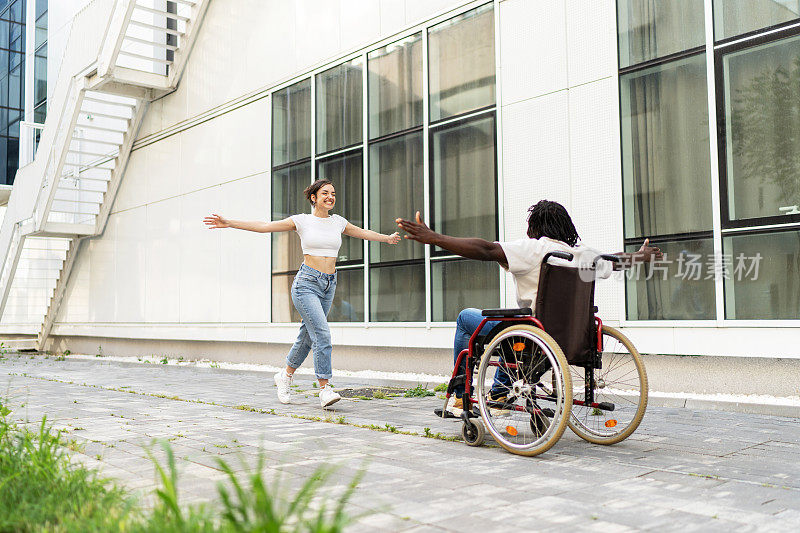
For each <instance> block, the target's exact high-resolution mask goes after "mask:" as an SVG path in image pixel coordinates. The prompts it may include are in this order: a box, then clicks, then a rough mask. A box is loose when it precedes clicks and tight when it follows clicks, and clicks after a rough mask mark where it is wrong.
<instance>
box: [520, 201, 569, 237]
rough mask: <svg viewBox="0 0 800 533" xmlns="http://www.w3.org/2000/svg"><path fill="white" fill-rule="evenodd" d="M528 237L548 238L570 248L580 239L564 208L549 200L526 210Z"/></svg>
mask: <svg viewBox="0 0 800 533" xmlns="http://www.w3.org/2000/svg"><path fill="white" fill-rule="evenodd" d="M528 237H530V238H531V239H538V238H540V237H549V238H551V239H555V240H557V241H561V242H564V243H567V244H569V245H570V246H575V243H577V242H578V239H579V238H580V237H578V232H577V231H576V230H575V224H573V223H572V219H571V218H570V216H569V213H567V210H566V209H565V208H564V206H563V205H561V204H559V203H558V202H551V201H549V200H540V201H539V202H538V203H536V204H535V205H532V206H531V207H530V208H528Z"/></svg>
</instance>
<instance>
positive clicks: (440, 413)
mask: <svg viewBox="0 0 800 533" xmlns="http://www.w3.org/2000/svg"><path fill="white" fill-rule="evenodd" d="M433 414H435V415H436V416H438V417H439V418H456V415H454V414H453V413H451V412H450V411H447V410H446V409H442V408H441V407H437V408H436V409H434V410H433Z"/></svg>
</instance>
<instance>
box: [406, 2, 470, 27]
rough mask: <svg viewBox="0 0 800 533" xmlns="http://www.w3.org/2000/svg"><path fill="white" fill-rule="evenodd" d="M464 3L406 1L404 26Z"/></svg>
mask: <svg viewBox="0 0 800 533" xmlns="http://www.w3.org/2000/svg"><path fill="white" fill-rule="evenodd" d="M398 2H399V0H398ZM466 3H467V2H464V1H463V0H406V25H410V24H416V23H418V22H422V21H423V20H425V19H428V18H430V17H432V16H433V15H438V14H439V13H442V12H443V11H446V10H448V9H454V8H456V7H458V6H460V5H463V4H466Z"/></svg>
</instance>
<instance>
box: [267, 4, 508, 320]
mask: <svg viewBox="0 0 800 533" xmlns="http://www.w3.org/2000/svg"><path fill="white" fill-rule="evenodd" d="M499 3H500V0H476V1H472V2H469V3H467V4H464V5H461V6H459V7H458V8H456V9H453V10H451V11H448V12H446V13H444V14H441V15H438V16H436V17H433V18H431V19H429V20H427V21H425V22H423V23H420V24H416V25H414V26H411V27H408V28H406V29H404V30H403V31H401V32H398V33H395V34H393V35H392V36H391V37H387V38H385V39H382V40H381V41H377V42H374V43H371V44H370V45H369V46H367V47H365V48H363V49H361V50H359V51H357V52H353V53H349V54H346V55H342V56H339V57H337V58H336V59H334V60H332V61H328V62H326V63H325V64H323V65H319V66H317V67H316V68H314V69H313V70H310V71H305V72H303V73H302V74H299V75H297V76H294V77H292V78H291V79H288V80H286V81H285V82H282V83H280V84H278V85H275V86H274V87H272V88H271V89H269V90H268V91H267V98H268V101H269V104H268V109H269V113H268V114H269V147H268V148H269V149H268V152H269V165H268V168H269V180H270V181H269V214H270V217H269V218H270V220H272V216H271V214H272V176H273V173H274V172H275V171H276V170H280V169H282V168H285V167H289V166H293V165H296V164H299V163H300V162H301V161H304V162H305V161H307V162H309V163H310V165H311V181H310V183H313V182H314V180H315V179H317V162H318V161H320V160H322V159H326V158H329V157H333V156H338V155H342V154H345V153H356V152H357V151H358V150H359V149H360V150H362V171H363V180H364V184H363V201H364V227H365V228H369V227H370V223H369V216H370V213H369V148H370V146H371V145H372V144H375V143H379V142H381V141H386V140H389V139H391V138H394V137H401V136H403V135H407V134H411V133H415V132H418V131H421V132H422V140H423V156H422V159H423V178H424V180H423V181H424V202H423V203H424V206H423V208H422V209H426V208H427V206H428V205H429V203H430V187H431V183H430V179H429V173H430V159H429V158H430V150H429V141H430V137H431V135H432V132H431V131H430V130H431V129H433V128H435V127H437V126H440V125H445V124H449V123H451V122H456V121H459V120H468V119H470V118H472V116H474V115H479V114H486V115H488V114H490V113H491V114H493V117H494V127H495V132H494V140H495V145H494V158H495V159H494V168H495V172H494V180H495V183H494V186H495V194H496V202H495V224H496V235H497V237H498V238H499V236H500V235H501V234H502V227H501V225H500V224H501V222H502V205H503V199H502V184H500V183H499V179H498V178H499V176H500V175H501V165H502V162H501V158H500V148H499V146H498V145H499V143H500V140H501V139H502V137H501V128H502V123H501V106H500V105H499V102H500V95H501V77H500V68H499V66H500V63H499V59H498V56H499V49H500V46H499V35H498V30H499V20H498V19H499V17H498V13H499ZM487 5H490V6H491V7H492V10H493V13H494V24H493V28H492V38H493V39H494V47H495V65H494V70H495V103H494V104H493V105H490V106H485V107H482V108H480V109H475V110H471V111H468V112H464V113H461V114H459V115H454V116H451V117H447V118H446V119H441V120H438V121H436V122H433V123H432V122H430V121H429V116H430V97H429V96H430V95H429V94H428V92H429V87H428V78H429V72H428V70H429V58H428V54H429V50H428V30H429V29H430V28H431V27H433V26H436V25H437V24H440V23H442V22H445V21H447V20H449V19H452V18H455V17H459V16H461V15H463V14H464V13H467V12H469V11H472V10H474V9H476V8H479V7H482V6H487ZM417 33H421V34H422V43H423V45H422V46H423V48H422V56H423V57H422V76H423V87H422V99H423V118H422V124H421V125H417V126H413V127H410V128H407V129H405V130H402V131H397V132H392V133H389V134H385V135H383V136H381V137H376V138H374V139H371V138H370V137H369V92H368V81H369V64H368V55H369V54H370V53H371V52H373V51H375V50H378V49H380V48H383V47H386V46H387V45H390V44H392V43H394V42H397V41H401V40H404V39H408V38H410V37H412V36H413V35H415V34H417ZM359 58H360V59H362V61H363V63H362V65H363V74H362V83H363V90H362V95H361V97H362V105H363V110H362V120H363V127H362V141H361V142H359V143H356V144H353V145H350V146H345V147H341V148H338V149H336V150H331V151H328V152H325V153H320V154H316V153H315V152H316V120H317V118H316V117H317V109H316V85H317V76H318V75H319V74H322V73H324V72H325V71H327V70H330V69H331V68H334V67H336V66H339V65H342V64H344V63H348V62H351V61H353V60H355V59H359ZM304 79H310V83H311V96H310V98H311V106H312V107H311V113H310V117H309V120H310V122H311V148H310V152H311V153H310V154H309V157H307V158H303V159H302V160H297V161H292V162H289V163H283V164H281V165H275V166H272V148H273V146H272V143H273V135H272V120H273V116H272V100H273V99H272V96H273V94H275V93H277V92H279V91H281V90H283V89H286V88H288V87H290V86H291V85H294V84H295V83H298V82H300V81H302V80H304ZM271 249H272V239H271V237H270V253H269V256H270V262H269V273H268V276H269V280H268V288H269V291H270V293H271V292H272V276H273V274H276V275H277V274H289V273H290V272H288V271H287V272H281V273H279V272H273V271H272V252H271ZM429 249H430V246H429V245H425V257H424V259H409V260H402V261H392V262H390V263H391V264H392V265H395V263H397V264H405V263H408V264H417V263H419V262H420V261H422V262H423V263H424V272H425V308H426V309H425V320H424V321H415V322H372V321H370V320H369V317H370V315H371V309H370V302H369V299H370V292H369V272H370V268H372V266H373V265H371V263H370V256H369V242H368V241H364V254H363V259H362V260H361V261H354V262H350V261H348V262H346V263H343V264H338V263H337V267H336V268H337V269H341V270H345V269H347V270H349V269H358V268H363V271H364V300H365V302H364V322H355V323H354V322H332V323H331V324H332V325H333V324H335V325H336V327H348V326H349V327H353V326H358V327H365V326H369V325H391V326H403V325H409V326H426V327H429V328H430V327H437V326H440V325H445V326H450V325H452V324H453V322H433V321H432V320H431V305H432V286H431V279H430V275H431V261H432V260H433V261H437V260H443V259H451V258H452V257H456V256H443V257H438V256H435V257H431V254H430V250H429ZM380 265H381V266H386V265H389V263H380ZM378 268H380V267H378ZM499 278H500V282H499V292H500V294H499V300H500V303H501V305H503V304H504V302H505V299H506V291H505V283H504V278H503V274H502V273H499ZM269 298H270V299H269V302H270V305H269V312H268V316H269V320H270V323H271V324H276V325H282V326H283V325H285V326H296V325H297V324H298V323H295V322H281V323H275V322H273V321H272V319H273V309H272V296H271V295H270V297H269Z"/></svg>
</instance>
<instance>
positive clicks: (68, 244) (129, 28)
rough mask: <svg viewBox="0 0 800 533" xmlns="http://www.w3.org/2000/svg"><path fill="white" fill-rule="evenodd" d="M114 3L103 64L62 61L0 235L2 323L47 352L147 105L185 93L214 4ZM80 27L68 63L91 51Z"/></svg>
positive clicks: (195, 0) (173, 0)
mask: <svg viewBox="0 0 800 533" xmlns="http://www.w3.org/2000/svg"><path fill="white" fill-rule="evenodd" d="M96 1H98V0H96ZM107 1H113V3H114V5H113V8H112V10H111V16H110V19H108V23H107V27H106V28H105V34H104V37H103V38H102V39H101V40H100V43H101V46H100V49H99V50H98V51H96V55H95V56H94V57H96V59H95V60H94V61H92V62H91V64H90V65H89V66H88V67H85V68H82V69H73V71H71V72H70V69H69V68H68V67H67V65H65V64H63V63H62V69H61V74H60V75H59V78H58V80H57V82H56V88H55V91H54V95H53V98H52V99H51V102H52V103H51V107H50V110H49V112H48V118H47V121H46V123H45V128H44V130H43V132H42V136H41V140H40V144H39V147H38V150H37V152H36V157H35V159H34V161H33V162H32V163H31V164H29V165H27V166H25V167H22V168H20V170H19V171H18V173H17V177H16V179H15V183H14V188H13V189H12V191H11V197H10V199H9V203H8V208H7V210H6V215H5V217H4V219H3V224H2V229H0V266H1V267H2V271H0V318H1V319H2V320H0V323H2V324H3V325H6V326H8V325H27V326H28V327H30V325H31V324H33V325H34V326H35V327H36V328H38V330H37V331H36V333H37V340H36V348H37V349H39V350H44V349H45V344H46V342H47V338H48V336H49V335H50V331H51V329H52V326H53V322H54V320H55V318H56V315H57V314H58V310H59V307H60V304H61V301H62V299H63V296H64V293H65V289H66V285H67V281H68V279H69V275H70V272H71V269H72V265H73V264H74V262H75V257H76V256H77V254H78V253H79V251H80V247H81V242H82V241H83V240H84V239H85V238H87V237H92V236H95V235H100V234H101V233H102V232H103V230H104V228H105V226H106V221H107V220H108V215H109V213H110V210H111V207H112V205H113V203H114V198H115V196H116V193H117V190H118V188H119V184H120V181H121V179H122V176H123V174H124V172H125V167H126V164H127V162H128V157H129V156H130V152H131V148H132V146H133V142H134V140H135V139H136V134H137V131H138V129H139V125H140V124H141V122H142V119H143V117H144V114H145V112H146V110H147V106H148V104H149V103H150V102H151V101H152V100H154V99H156V98H159V97H161V96H164V95H165V94H167V93H169V92H172V91H174V90H175V88H176V87H177V84H178V82H179V80H180V77H181V74H182V72H183V69H184V66H185V65H186V60H187V57H188V54H189V53H190V51H191V48H192V45H193V43H194V39H195V37H196V35H197V31H198V29H199V26H200V23H201V21H202V19H203V16H204V15H205V12H206V10H207V8H208V4H209V2H210V1H211V0H107ZM85 18H89V16H88V15H87V17H85ZM76 20H77V17H76ZM88 22H92V21H88ZM75 26H76V25H75V23H73V35H71V36H70V40H69V43H68V45H67V50H66V52H65V56H64V57H65V63H66V58H69V57H70V54H71V53H76V54H77V53H78V52H79V49H80V47H81V46H85V44H84V42H85V40H84V39H83V36H82V35H75V31H76V27H75ZM90 26H91V24H83V25H82V27H80V28H78V29H79V30H80V29H83V27H87V28H88V27H90ZM94 27H95V28H96V25H95V26H94ZM76 70H77V73H76ZM12 327H13V326H12ZM23 329H24V328H23ZM30 333H33V331H30Z"/></svg>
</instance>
